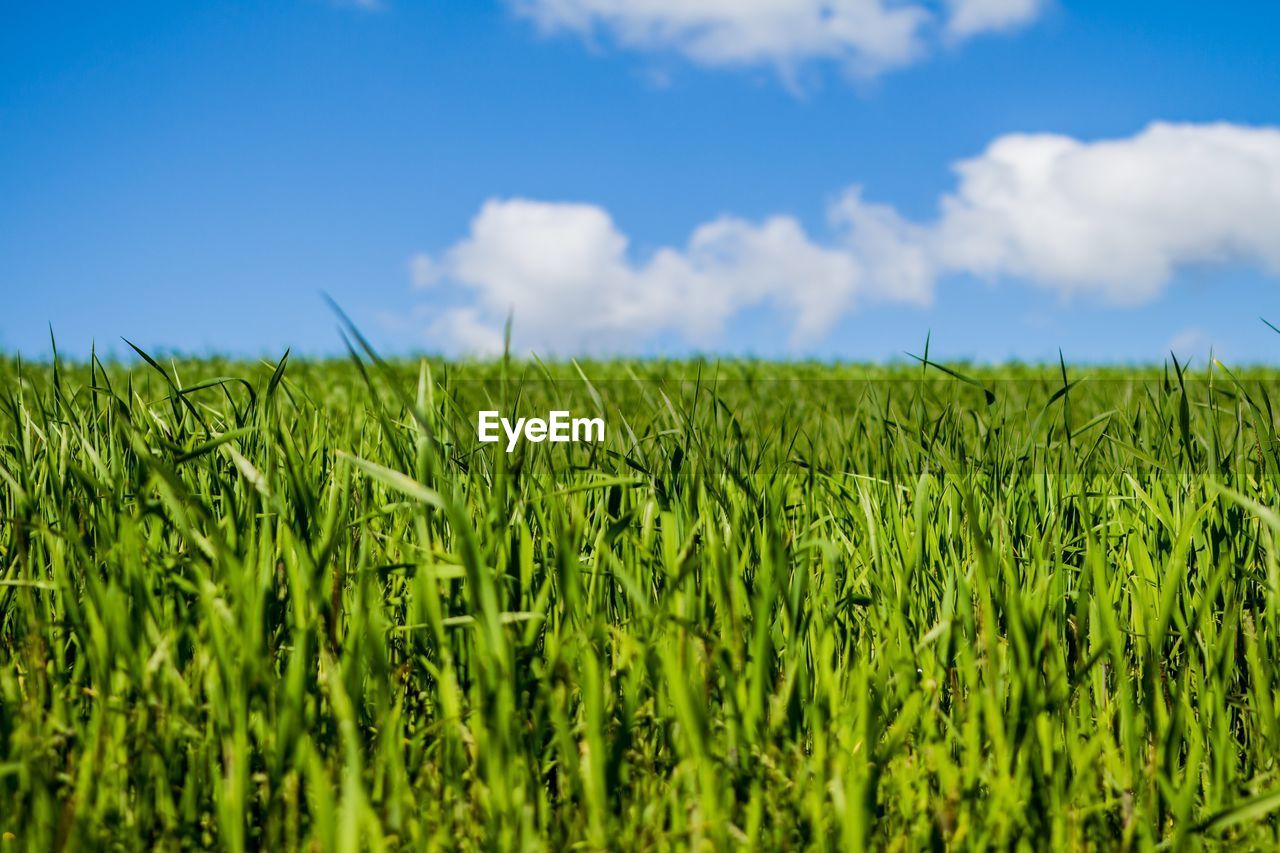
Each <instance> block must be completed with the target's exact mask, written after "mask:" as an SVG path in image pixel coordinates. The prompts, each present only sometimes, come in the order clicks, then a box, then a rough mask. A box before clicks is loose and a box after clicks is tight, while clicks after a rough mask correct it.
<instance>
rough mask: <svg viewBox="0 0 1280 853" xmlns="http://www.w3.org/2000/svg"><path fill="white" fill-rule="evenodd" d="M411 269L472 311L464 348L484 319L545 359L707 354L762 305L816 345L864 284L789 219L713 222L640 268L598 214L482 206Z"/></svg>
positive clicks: (588, 209)
mask: <svg viewBox="0 0 1280 853" xmlns="http://www.w3.org/2000/svg"><path fill="white" fill-rule="evenodd" d="M415 266H419V267H420V268H422V269H431V270H432V271H433V274H438V275H440V276H442V277H444V278H446V279H448V280H450V281H452V282H455V283H457V284H458V285H460V286H461V287H462V288H463V290H464V291H465V292H466V293H467V294H468V295H469V296H470V297H471V298H472V299H473V305H474V309H475V312H476V313H472V314H470V315H467V316H466V317H465V318H461V315H453V319H455V320H456V319H460V318H461V319H465V321H466V322H465V325H466V326H467V327H468V329H469V331H467V332H466V335H467V337H469V338H472V339H474V338H476V337H477V335H476V334H475V327H477V326H478V325H479V324H480V318H481V317H483V318H485V319H486V321H487V322H488V323H489V327H490V328H493V329H496V328H499V327H500V324H501V319H502V318H503V317H505V316H507V315H508V313H511V314H513V315H514V317H515V318H516V321H515V329H516V337H517V341H518V342H519V343H520V345H521V347H522V348H528V347H532V348H534V349H536V350H538V351H541V352H552V353H565V352H578V351H583V350H586V351H608V350H617V349H625V348H627V347H629V346H634V345H637V344H639V343H641V342H643V341H644V340H645V339H648V338H651V337H652V336H654V335H656V334H661V333H664V332H672V333H675V334H677V335H679V336H680V337H682V338H684V339H686V340H689V341H692V342H694V343H697V344H707V345H709V344H711V343H713V342H714V341H715V340H716V339H717V336H718V335H719V333H720V332H721V331H722V329H723V327H724V324H725V322H726V321H727V320H729V319H730V318H731V317H733V316H734V315H735V314H736V313H738V312H739V311H741V310H743V309H744V308H748V307H750V306H754V305H760V304H772V305H774V306H776V307H777V308H779V309H780V310H782V311H784V312H785V313H786V314H787V315H788V316H790V317H791V318H792V323H791V326H792V335H793V336H795V337H799V336H805V335H820V334H822V333H824V332H826V331H827V330H828V328H829V327H830V324H831V322H833V321H834V320H835V319H837V318H838V317H839V316H840V315H841V314H843V313H844V312H846V311H848V310H849V309H850V308H851V307H852V304H853V300H854V298H855V297H856V296H857V294H858V291H859V286H860V281H861V278H862V271H861V268H860V266H859V263H858V260H857V259H856V258H855V257H854V256H853V255H851V254H850V253H848V252H846V251H843V250H841V249H838V248H827V247H823V246H821V245H818V244H816V243H814V242H813V241H812V240H810V239H809V238H808V236H807V235H806V234H805V232H804V230H803V229H802V228H801V227H800V225H799V224H798V223H797V222H796V221H795V220H793V219H791V218H789V217H784V216H777V217H773V218H770V219H768V220H766V221H764V222H762V223H759V224H754V223H750V222H746V221H744V220H741V219H736V218H733V217H723V218H720V219H716V220H714V221H712V222H709V223H707V224H705V225H702V226H700V227H698V228H697V229H696V230H694V232H693V234H692V235H691V237H690V238H689V241H688V243H687V245H686V246H684V247H683V248H673V247H665V248H661V249H659V250H657V251H656V252H654V253H653V254H652V255H651V256H650V257H649V258H647V259H646V260H643V261H637V260H634V259H632V258H631V257H630V256H629V253H628V240H627V237H626V236H625V235H623V234H622V233H621V232H620V231H619V230H618V229H617V227H616V226H615V225H614V222H613V220H612V218H611V217H610V216H609V214H608V213H607V212H606V211H604V210H603V209H601V208H599V207H596V206H594V205H588V204H570V203H550V202H540V201H529V200H526V199H506V200H493V201H489V202H487V203H486V204H485V205H484V206H483V207H482V208H481V210H480V213H479V214H478V215H477V216H476V217H475V219H474V220H472V223H471V233H470V235H469V236H468V237H467V238H466V239H465V240H463V241H462V242H460V243H458V244H457V245H455V246H454V247H453V248H451V249H449V250H448V251H447V252H446V253H445V254H444V255H443V256H442V257H441V258H440V259H439V260H438V261H435V260H430V259H426V260H420V261H417V262H415ZM447 326H448V323H446V324H445V325H444V326H437V327H436V328H435V330H434V331H435V332H436V333H437V337H441V333H443V332H445V331H446V330H447ZM443 337H445V338H452V336H451V335H443ZM443 343H444V344H445V345H446V346H447V345H449V344H451V343H452V340H445V341H444V342H443Z"/></svg>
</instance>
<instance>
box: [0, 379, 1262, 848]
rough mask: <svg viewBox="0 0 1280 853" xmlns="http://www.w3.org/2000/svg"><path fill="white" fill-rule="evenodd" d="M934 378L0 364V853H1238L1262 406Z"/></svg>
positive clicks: (1257, 585)
mask: <svg viewBox="0 0 1280 853" xmlns="http://www.w3.org/2000/svg"><path fill="white" fill-rule="evenodd" d="M951 369H952V370H955V368H954V367H953V368H951ZM959 372H960V373H962V374H963V375H962V376H955V375H951V374H949V373H947V372H945V371H943V370H935V369H934V368H933V367H923V366H916V367H913V368H905V367H904V368H885V369H878V370H872V369H853V368H826V367H820V366H812V365H809V366H806V365H791V366H779V365H769V364H757V363H746V362H742V363H729V364H719V365H715V364H701V365H699V364H661V365H659V364H652V363H642V362H641V363H597V364H588V365H584V366H582V367H581V368H580V369H579V368H576V367H574V366H572V365H553V366H551V367H547V366H544V365H541V364H539V363H536V362H535V363H530V364H496V365H490V366H483V365H469V366H467V365H452V366H449V365H443V364H439V363H431V364H427V363H421V364H418V363H413V364H410V363H396V364H390V365H387V364H382V363H380V362H377V361H376V360H373V359H371V358H370V357H368V355H367V354H366V356H365V357H362V358H361V359H360V360H359V362H358V363H357V362H355V361H348V362H303V363H295V364H287V365H286V364H285V363H284V362H283V361H282V362H281V363H280V364H279V365H273V364H259V365H254V364H242V363H222V362H217V361H214V360H205V361H184V362H178V363H164V364H161V363H159V362H154V363H150V364H148V363H146V362H139V363H138V364H137V365H136V366H134V367H132V368H127V367H123V366H108V367H104V366H102V365H100V364H98V363H97V362H93V363H90V364H86V365H74V366H73V365H66V364H63V365H60V366H58V367H53V366H50V365H44V366H32V365H19V364H18V363H16V362H14V361H8V362H0V831H2V832H8V833H12V835H13V836H14V838H13V843H15V844H18V845H20V846H25V847H26V848H28V849H32V850H49V849H55V848H60V847H61V846H63V845H64V844H67V843H71V844H73V845H74V846H76V847H78V848H80V849H97V848H100V847H104V846H107V845H109V844H117V845H120V846H123V847H127V848H134V847H152V846H163V847H166V848H177V847H183V846H195V847H218V848H227V849H231V850H242V849H246V848H263V849H272V850H275V849H292V848H298V847H308V846H319V847H320V848H324V849H327V848H345V849H355V848H357V847H360V846H366V847H369V848H375V849H376V848H385V847H390V848H400V847H404V848H409V849H422V848H423V847H424V846H425V845H427V844H428V843H435V844H438V845H441V846H448V847H453V846H470V847H474V848H480V849H512V848H517V847H546V848H549V849H563V848H565V847H566V846H568V845H570V844H575V843H577V844H582V845H585V846H586V847H590V848H604V847H616V848H632V847H637V846H640V847H644V846H673V845H674V846H686V845H692V846H703V847H705V848H707V849H724V848H729V847H734V846H741V847H744V848H760V847H765V848H779V849H792V848H797V847H815V848H824V847H826V848H833V849H855V848H857V847H859V846H862V845H872V846H876V847H890V848H899V849H918V848H921V847H925V846H929V845H943V846H951V847H954V848H981V847H989V846H998V847H1006V846H1016V847H1023V848H1026V849H1044V848H1047V847H1056V848H1062V847H1104V848H1110V847H1119V846H1128V847H1135V848H1145V847H1150V846H1154V845H1158V844H1165V845H1167V846H1169V847H1172V848H1177V847H1181V846H1184V845H1192V846H1194V845H1197V844H1204V843H1221V844H1225V845H1230V846H1233V847H1255V848H1274V847H1275V846H1276V845H1277V844H1280V823H1278V821H1277V813H1278V812H1280V774H1278V773H1277V759H1276V756H1278V755H1280V717H1278V716H1277V703H1280V695H1278V694H1277V688H1278V687H1280V623H1278V618H1280V609H1278V604H1280V602H1278V600H1277V596H1278V595H1280V566H1278V565H1277V561H1276V548H1275V539H1274V537H1275V536H1276V534H1277V532H1278V531H1280V505H1278V503H1277V487H1278V486H1280V467H1278V466H1280V445H1278V444H1277V441H1276V435H1275V416H1274V414H1273V412H1272V402H1271V398H1272V396H1274V390H1275V389H1274V388H1273V387H1272V386H1271V385H1270V384H1269V383H1270V382H1271V380H1272V378H1273V377H1272V376H1271V375H1270V374H1266V373H1257V372H1253V373H1249V374H1248V375H1241V376H1240V377H1239V378H1238V379H1237V378H1236V377H1233V376H1231V375H1229V374H1228V373H1226V372H1225V371H1224V370H1223V369H1222V368H1214V369H1212V370H1210V369H1207V368H1201V369H1199V370H1198V371H1197V372H1196V373H1195V376H1194V378H1193V377H1192V376H1191V375H1190V374H1187V375H1185V376H1184V375H1183V372H1182V370H1181V368H1180V367H1178V366H1175V365H1171V366H1170V368H1169V369H1168V370H1167V371H1152V372H1149V373H1148V375H1147V376H1146V377H1145V378H1143V379H1141V380H1136V379H1133V378H1131V377H1128V376H1127V375H1125V374H1122V373H1121V372H1119V371H1114V370H1111V371H1109V370H1093V371H1089V372H1085V371H1081V372H1079V373H1078V375H1077V373H1076V372H1074V371H1071V370H1069V369H1064V368H1054V369H1052V370H1047V369H1046V370H1040V369H1035V368H1020V369H1008V370H1003V371H994V370H967V369H965V370H960V371H959ZM1276 378H1280V377H1276ZM550 404H554V405H555V407H556V408H566V409H572V410H573V411H574V412H575V413H581V414H589V415H593V416H594V415H597V414H600V415H603V416H604V417H605V419H606V421H607V423H608V428H609V431H608V435H607V438H606V441H605V442H604V443H603V444H580V445H566V444H557V445H549V444H541V445H532V444H522V445H521V446H520V447H519V448H518V449H517V450H516V452H515V453H512V454H510V455H508V454H507V453H505V452H503V451H504V447H503V446H501V445H495V444H483V445H482V444H479V443H478V442H477V441H476V435H475V413H476V411H477V410H478V409H479V408H482V407H483V408H495V409H499V410H502V411H504V412H517V411H519V412H521V413H524V414H528V413H540V412H545V411H546V410H547V408H548V406H549V405H550Z"/></svg>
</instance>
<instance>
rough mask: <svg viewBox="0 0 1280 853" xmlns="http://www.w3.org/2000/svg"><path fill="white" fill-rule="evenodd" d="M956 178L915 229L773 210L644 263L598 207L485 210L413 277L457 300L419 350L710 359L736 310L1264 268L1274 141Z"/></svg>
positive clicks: (1167, 130)
mask: <svg viewBox="0 0 1280 853" xmlns="http://www.w3.org/2000/svg"><path fill="white" fill-rule="evenodd" d="M955 171H956V174H957V176H958V184H957V186H956V188H955V190H954V191H953V192H952V193H950V194H948V195H945V196H943V197H942V198H941V199H940V201H939V205H938V211H939V213H938V216H937V217H936V218H935V219H933V220H932V221H929V222H923V223H918V222H912V221H910V220H908V219H906V218H905V217H903V216H902V215H900V214H899V213H898V212H897V211H896V210H895V209H893V208H892V207H889V206H887V205H882V204H874V203H870V202H868V201H866V200H865V199H864V198H863V195H862V192H861V190H860V189H858V188H856V187H855V188H852V189H850V190H847V191H846V192H845V193H844V194H843V195H842V196H840V197H839V198H838V199H837V200H836V201H835V203H833V204H832V205H831V208H830V210H829V212H828V213H829V215H828V219H829V222H830V225H831V228H830V233H829V234H827V235H825V237H824V239H821V240H818V239H815V238H814V237H812V236H810V235H809V234H807V233H806V232H805V230H804V229H803V228H802V227H801V226H800V224H799V223H798V222H797V221H796V220H794V219H793V218H790V217H786V216H775V217H772V218H769V219H766V220H764V221H762V222H748V221H745V220H742V219H738V218H734V217H722V218H719V219H716V220H714V221H711V222H709V223H707V224H704V225H701V226H699V227H698V228H696V229H695V230H694V231H693V233H692V234H691V236H690V237H689V239H688V241H687V242H686V244H685V245H683V246H680V247H663V248H660V249H658V250H657V251H655V252H653V253H651V254H650V255H648V256H647V257H646V258H636V257H634V253H632V252H631V251H630V250H629V245H628V239H627V237H626V236H625V235H624V234H623V233H622V232H621V231H620V230H619V229H618V227H617V225H616V224H615V223H614V221H613V219H612V218H611V217H610V215H609V214H608V213H607V212H606V211H605V210H603V209H602V208H599V207H596V206H594V205H588V204H568V203H551V202H541V201H530V200H527V199H506V200H493V201H490V202H488V203H486V204H485V205H484V206H483V208H482V209H481V210H480V212H479V214H478V215H477V216H476V217H475V219H474V220H473V221H472V223H471V229H470V233H469V235H468V236H467V237H466V238H465V239H464V240H462V241H461V242H459V243H457V244H456V245H454V246H453V247H452V248H450V249H448V250H447V251H445V252H444V253H442V254H441V255H440V256H439V257H435V258H432V257H429V256H425V255H423V256H419V257H417V258H415V259H414V260H413V262H412V269H413V274H414V277H415V281H417V283H419V284H428V283H432V282H445V283H447V285H448V286H449V287H448V289H449V292H451V293H453V294H454V295H455V296H456V297H458V298H460V299H461V301H462V303H463V307H461V308H454V309H452V310H451V311H450V313H448V314H446V315H445V316H444V317H443V318H442V319H441V320H440V321H439V322H438V323H437V324H436V325H435V326H434V327H433V329H432V330H431V333H432V343H433V344H436V345H441V346H444V347H446V348H450V349H453V350H463V351H481V352H483V351H489V350H492V349H493V348H495V347H498V346H500V343H501V335H500V333H499V330H500V329H501V326H502V322H503V320H504V319H505V317H506V316H507V315H508V313H513V314H514V317H515V329H516V333H517V334H516V340H517V344H518V345H519V346H521V347H522V348H525V347H529V348H533V349H536V350H538V351H541V352H554V353H568V352H582V351H596V352H600V351H623V350H627V349H632V348H635V347H637V346H639V345H640V344H641V343H643V342H644V341H646V340H653V339H654V338H655V337H658V336H662V335H674V336H676V337H677V338H679V339H681V340H684V341H687V342H690V343H693V344H695V345H699V346H712V345H714V344H716V343H717V341H718V340H719V335H720V333H721V331H722V330H723V329H724V328H725V326H726V325H727V324H728V323H729V322H730V321H731V320H732V318H733V317H734V316H735V315H736V314H738V313H739V312H741V311H743V310H745V309H749V308H752V307H755V306H762V305H763V306H768V307H770V308H772V309H774V310H776V311H777V312H778V313H779V317H780V318H783V321H784V323H785V325H786V327H787V329H788V331H789V334H790V337H791V339H792V341H793V343H797V344H798V343H800V342H802V341H805V340H809V339H813V338H818V337H821V336H822V335H823V334H824V333H826V332H827V331H828V330H829V329H830V328H831V326H832V324H833V323H835V322H836V321H837V320H838V319H839V318H840V317H841V316H842V315H844V314H846V313H847V312H849V311H851V310H853V309H855V308H856V307H857V306H858V305H860V304H865V303H868V302H897V303H908V304H915V305H926V304H928V303H929V301H930V300H931V298H932V295H933V292H934V289H935V286H936V283H937V281H938V280H939V279H940V278H943V277H946V276H948V275H955V274H965V275H972V276H977V277H980V278H987V279H992V280H1000V279H1006V280H1010V281H1015V282H1019V283H1025V284H1029V285H1032V286H1037V287H1041V288H1046V289H1050V290H1052V291H1056V292H1058V293H1060V294H1062V295H1063V296H1064V297H1073V296H1084V297H1087V298H1093V299H1098V300H1101V301H1104V302H1115V303H1135V302H1141V301H1143V300H1148V299H1151V298H1154V297H1155V296H1156V295H1158V293H1159V292H1160V291H1161V289H1162V288H1163V287H1164V286H1165V285H1166V284H1167V283H1168V281H1169V280H1170V279H1171V278H1172V277H1173V276H1174V274H1175V273H1176V272H1177V270H1178V269H1179V268H1180V267H1183V266H1186V265H1189V264H1200V263H1221V262H1243V263H1250V264H1254V265H1257V266H1260V267H1261V268H1263V269H1265V270H1268V271H1271V272H1273V273H1276V274H1280V130H1277V129H1274V128H1251V127H1242V126H1238V125H1229V124H1214V125H1190V124H1186V125H1173V124H1154V125H1152V126H1150V127H1148V128H1147V129H1146V130H1144V131H1143V132H1141V133H1139V134H1137V135H1136V136H1133V137H1129V138H1126V139H1118V140H1105V141H1099V142H1080V141H1078V140H1074V139H1071V138H1069V137H1064V136H1057V135H1052V134H1015V135H1009V136H1004V137H1000V138H999V139H997V140H995V141H994V142H993V143H992V144H991V145H990V146H989V147H988V148H987V150H986V151H985V152H983V153H982V154H981V155H980V156H978V157H975V158H972V159H969V160H965V161H962V162H960V163H958V164H957V165H956V167H955Z"/></svg>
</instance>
